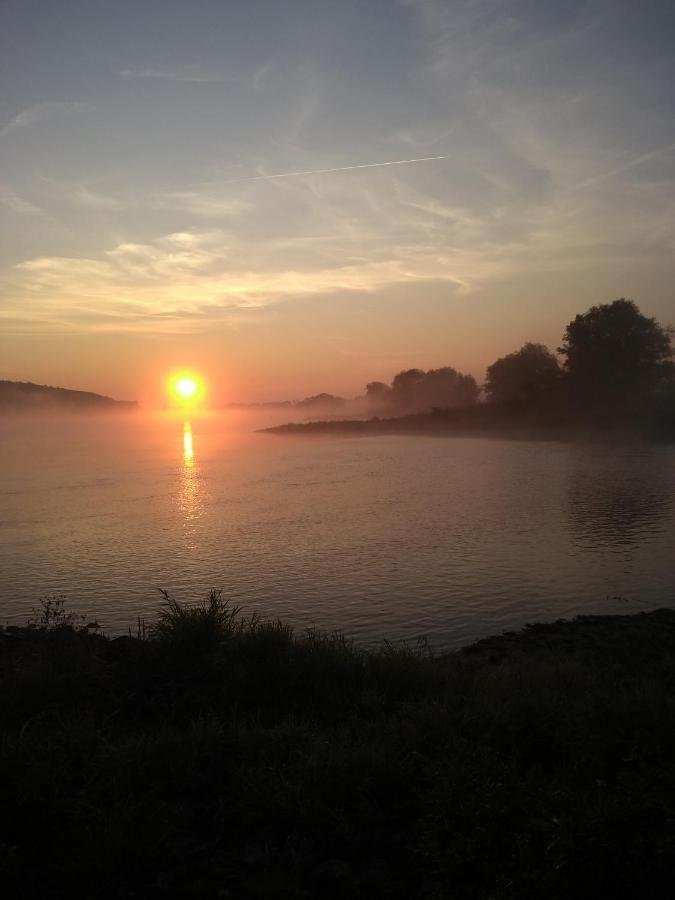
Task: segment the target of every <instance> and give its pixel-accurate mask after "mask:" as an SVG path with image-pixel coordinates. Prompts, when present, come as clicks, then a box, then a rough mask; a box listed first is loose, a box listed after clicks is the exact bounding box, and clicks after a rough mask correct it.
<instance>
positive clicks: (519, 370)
mask: <svg viewBox="0 0 675 900" xmlns="http://www.w3.org/2000/svg"><path fill="white" fill-rule="evenodd" d="M560 375H561V370H560V366H559V365H558V360H557V359H556V358H555V356H554V355H553V354H552V353H551V351H550V350H549V349H548V348H547V347H544V345H543V344H530V343H528V344H524V345H523V346H522V347H521V348H520V350H518V351H516V352H515V353H509V354H508V355H507V356H503V357H501V359H498V360H497V361H496V362H494V363H492V365H491V366H489V367H488V370H487V380H486V382H485V393H486V394H487V398H488V400H490V401H491V402H493V403H509V404H519V405H532V404H536V403H540V402H542V401H544V400H546V399H548V398H550V397H551V395H552V393H553V391H554V390H555V388H556V386H557V385H558V382H559V381H560Z"/></svg>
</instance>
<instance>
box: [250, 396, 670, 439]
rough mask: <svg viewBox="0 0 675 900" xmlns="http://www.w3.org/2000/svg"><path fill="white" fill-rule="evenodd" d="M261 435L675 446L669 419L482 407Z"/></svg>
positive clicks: (290, 426) (282, 428) (326, 422)
mask: <svg viewBox="0 0 675 900" xmlns="http://www.w3.org/2000/svg"><path fill="white" fill-rule="evenodd" d="M261 432H262V433H264V434H276V435H300V436H307V437H323V436H328V437H338V436H344V437H373V436H377V435H385V434H396V435H428V436H445V437H447V436H456V437H459V436H462V437H496V438H505V439H511V440H552V441H565V440H605V441H607V440H609V441H635V440H639V441H643V440H657V441H672V440H675V421H673V418H672V415H671V416H668V417H666V416H645V417H644V418H635V419H625V420H612V419H611V418H609V417H603V416H601V415H596V416H587V417H582V416H576V415H572V414H570V413H568V414H561V413H560V411H556V410H548V409H538V410H523V409H517V408H513V407H497V406H494V405H491V404H486V403H482V404H477V405H475V406H472V407H466V408H463V409H459V408H458V409H435V410H433V411H432V412H424V413H411V414H409V415H397V416H396V415H394V416H384V417H379V416H373V417H371V418H369V419H321V420H314V421H311V422H287V423H285V424H283V425H275V426H272V427H270V428H263V429H261Z"/></svg>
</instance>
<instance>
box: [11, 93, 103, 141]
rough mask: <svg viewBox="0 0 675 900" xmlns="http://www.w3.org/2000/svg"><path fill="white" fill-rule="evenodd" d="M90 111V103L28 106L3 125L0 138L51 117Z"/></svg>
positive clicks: (51, 102) (49, 102)
mask: <svg viewBox="0 0 675 900" xmlns="http://www.w3.org/2000/svg"><path fill="white" fill-rule="evenodd" d="M91 109H93V107H92V105H91V104H90V103H78V102H73V101H63V102H60V101H59V102H57V101H47V102H46V103H35V104H34V105H33V106H29V107H27V109H24V110H22V111H21V112H20V113H17V115H15V116H14V118H13V119H10V120H9V122H7V123H6V124H5V125H3V127H2V128H0V137H6V135H8V134H10V133H11V132H13V131H16V130H18V129H20V128H30V127H31V126H33V125H37V124H38V122H42V121H43V120H45V119H50V118H52V117H53V116H58V115H62V114H69V113H80V112H88V111H89V110H91Z"/></svg>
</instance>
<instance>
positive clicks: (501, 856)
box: [0, 594, 675, 898]
mask: <svg viewBox="0 0 675 900" xmlns="http://www.w3.org/2000/svg"><path fill="white" fill-rule="evenodd" d="M0 722H1V728H2V733H3V741H2V745H1V750H0V753H1V757H0V758H1V772H2V783H3V817H2V821H1V824H0V877H1V878H2V883H3V885H4V887H5V891H6V892H7V895H8V896H12V897H35V896H49V897H50V898H51V897H65V896H68V897H115V898H120V897H132V896H136V897H144V898H145V897H153V898H155V897H167V898H168V897H177V896H178V897H200V898H211V897H214V898H215V897H237V898H239V897H289V898H290V897H294V898H295V897H317V896H329V897H343V896H344V897H347V896H349V897H350V898H355V897H380V896H381V897H388V898H391V897H394V898H396V897H401V898H403V897H405V898H409V897H425V898H426V897H429V898H432V897H433V898H435V897H438V898H440V897H446V896H453V897H467V898H468V897H471V898H481V897H484V898H487V897H494V898H502V897H513V898H524V897H532V898H534V897H537V898H540V897H547V898H557V897H560V898H563V897H565V898H567V897H570V896H575V897H585V896H591V895H596V896H597V895H600V896H613V897H635V896H649V897H660V896H666V891H669V890H670V885H671V882H672V878H673V875H675V819H674V816H673V809H675V764H674V763H673V759H675V612H674V611H671V610H660V611H658V612H653V613H643V614H640V615H635V616H611V617H584V618H580V619H577V620H574V621H572V622H556V623H552V624H548V625H536V626H531V627H529V628H527V629H525V630H524V631H522V632H518V633H514V634H508V635H505V636H501V637H497V638H490V639H487V640H483V641H480V642H478V643H477V644H474V645H472V646H470V647H467V648H465V649H464V650H463V651H461V652H457V653H453V654H447V655H442V656H437V657H433V656H431V655H430V654H429V653H427V652H425V651H424V650H420V649H419V648H413V649H411V648H402V647H391V646H388V645H384V646H383V647H382V648H380V649H379V650H377V651H364V650H362V649H358V648H355V647H354V646H352V645H351V644H350V643H349V642H348V641H346V640H344V639H343V638H342V637H340V636H339V635H331V636H327V635H319V634H309V635H307V634H304V635H294V634H293V633H292V632H291V630H290V629H289V628H288V627H286V626H285V625H283V624H282V623H278V622H277V623H271V622H263V621H260V620H258V619H256V618H253V619H251V618H245V617H242V615H241V614H240V613H238V612H237V611H236V610H232V609H231V608H230V607H228V606H227V605H226V604H224V603H223V602H222V601H221V599H220V598H219V597H218V595H215V594H214V595H212V596H211V598H210V600H209V601H208V602H207V603H205V604H204V605H203V606H202V607H200V608H196V609H195V608H192V609H190V608H183V607H180V606H177V605H176V604H169V605H167V606H166V607H165V609H164V611H163V613H162V615H161V617H160V618H159V619H158V621H157V623H156V624H155V625H154V626H153V627H148V628H147V629H146V628H145V627H144V626H143V623H139V628H138V629H137V633H136V634H135V636H133V637H132V636H129V637H123V638H116V639H109V638H106V637H104V636H102V635H100V634H98V633H97V631H96V629H95V628H93V627H91V626H90V625H87V624H85V623H83V624H79V625H78V624H77V623H76V622H73V621H70V620H69V619H68V617H66V616H65V615H64V613H63V610H62V609H61V608H60V607H59V606H58V605H57V606H54V605H52V606H51V607H48V609H47V610H46V612H45V614H44V615H43V617H42V619H41V620H39V621H38V622H36V623H35V624H34V625H33V626H32V627H29V628H6V629H4V630H0Z"/></svg>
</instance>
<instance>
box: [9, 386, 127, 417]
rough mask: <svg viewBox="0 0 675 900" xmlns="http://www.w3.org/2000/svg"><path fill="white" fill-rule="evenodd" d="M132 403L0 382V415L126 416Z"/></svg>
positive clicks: (65, 390) (91, 394)
mask: <svg viewBox="0 0 675 900" xmlns="http://www.w3.org/2000/svg"><path fill="white" fill-rule="evenodd" d="M136 409H138V403H137V402H136V401H135V400H113V399H112V397H104V396H103V395H102V394H93V393H91V392H89V391H71V390H68V389H67V388H61V387H50V386H49V385H46V384H33V383H32V382H30V381H0V412H5V413H6V412H130V411H133V410H136Z"/></svg>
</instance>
